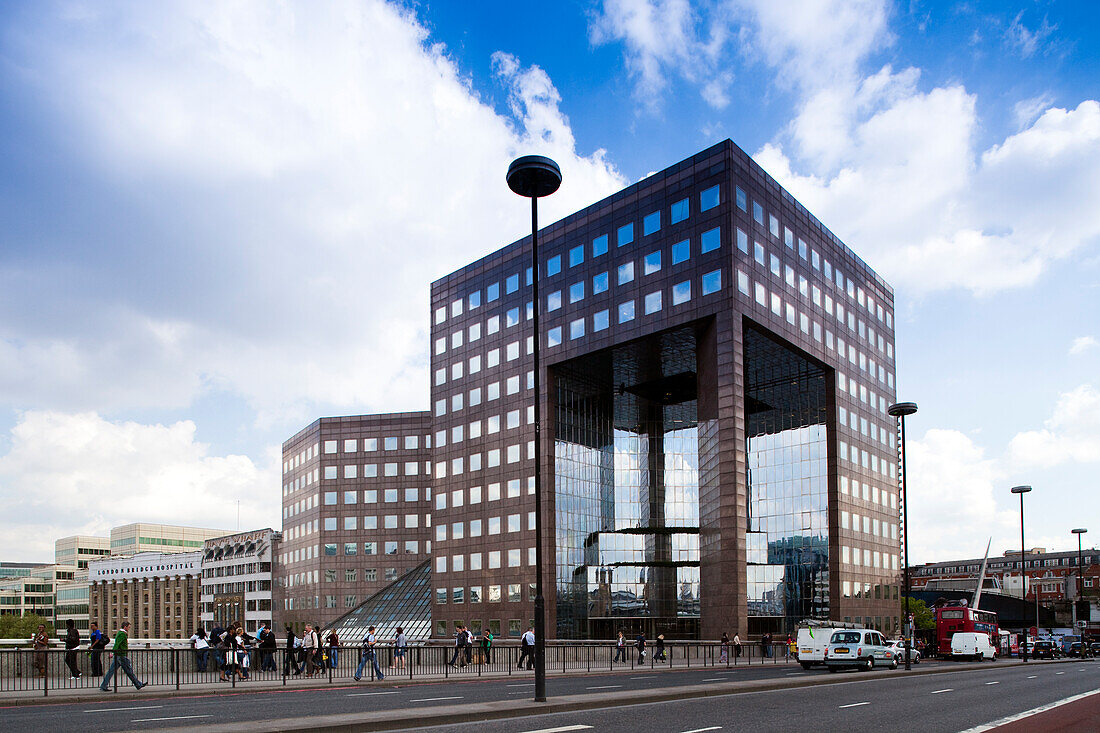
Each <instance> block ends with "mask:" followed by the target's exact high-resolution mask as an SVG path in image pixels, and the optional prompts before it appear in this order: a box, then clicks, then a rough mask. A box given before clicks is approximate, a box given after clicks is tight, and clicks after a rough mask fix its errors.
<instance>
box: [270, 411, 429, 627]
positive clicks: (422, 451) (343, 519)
mask: <svg viewBox="0 0 1100 733" xmlns="http://www.w3.org/2000/svg"><path fill="white" fill-rule="evenodd" d="M429 426H430V422H429V416H428V413H426V412H404V413H394V414H384V415H360V416H351V417H332V418H321V419H320V420H317V421H315V422H314V423H312V424H311V425H309V426H308V427H306V428H304V429H303V430H301V431H300V432H299V433H298V434H297V435H295V436H294V437H292V438H290V439H289V440H287V441H286V442H285V443H283V532H282V541H281V542H280V543H279V544H278V548H277V553H276V559H275V563H274V567H275V574H276V575H275V585H276V588H275V589H274V590H275V592H274V595H275V602H276V603H277V604H279V605H280V608H279V612H278V613H276V614H275V615H276V616H277V617H278V618H280V619H282V621H284V622H286V623H290V624H293V625H295V626H297V627H299V628H300V627H302V626H304V624H305V623H313V624H321V625H322V626H324V625H325V624H327V623H328V622H329V621H332V620H334V619H336V618H338V617H339V616H342V615H343V614H345V613H347V612H348V611H349V610H351V609H352V608H354V607H355V606H357V605H358V604H359V603H360V602H361V601H364V600H366V599H367V598H368V597H369V596H371V595H372V594H374V593H375V592H377V591H378V590H381V589H382V588H383V587H385V586H386V585H387V584H389V583H390V582H392V581H394V580H397V579H398V578H399V577H401V576H402V575H404V574H405V573H406V572H408V571H409V570H411V569H412V568H414V567H416V566H417V565H419V564H420V563H422V562H424V560H425V558H426V557H427V556H428V554H429V553H430V552H431V540H430V535H429V532H430V522H431V514H430V512H431V509H430V506H431V504H430V500H431V479H430V475H429V472H430V460H429V449H430V440H431V438H430V433H429Z"/></svg>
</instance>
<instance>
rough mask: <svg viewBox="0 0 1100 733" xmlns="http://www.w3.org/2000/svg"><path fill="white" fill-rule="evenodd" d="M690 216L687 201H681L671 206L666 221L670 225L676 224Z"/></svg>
mask: <svg viewBox="0 0 1100 733" xmlns="http://www.w3.org/2000/svg"><path fill="white" fill-rule="evenodd" d="M690 214H691V205H690V203H689V200H688V199H682V200H680V201H677V202H676V203H674V204H673V205H672V208H671V209H670V210H669V214H668V221H669V223H670V224H677V223H679V222H681V221H683V220H684V219H686V218H688V216H689V215H690Z"/></svg>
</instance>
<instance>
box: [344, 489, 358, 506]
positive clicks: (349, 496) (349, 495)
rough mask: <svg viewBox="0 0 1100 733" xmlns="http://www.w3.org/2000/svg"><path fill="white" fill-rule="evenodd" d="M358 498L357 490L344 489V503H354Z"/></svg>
mask: <svg viewBox="0 0 1100 733" xmlns="http://www.w3.org/2000/svg"><path fill="white" fill-rule="evenodd" d="M358 498H359V492H358V491H345V492H344V503H345V504H354V503H355V502H356V500H357V499H358Z"/></svg>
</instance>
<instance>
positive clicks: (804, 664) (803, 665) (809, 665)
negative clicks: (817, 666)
mask: <svg viewBox="0 0 1100 733" xmlns="http://www.w3.org/2000/svg"><path fill="white" fill-rule="evenodd" d="M812 666H813V665H812V664H810V663H809V662H802V669H804V670H806V671H807V672H808V671H809V670H810V667H812Z"/></svg>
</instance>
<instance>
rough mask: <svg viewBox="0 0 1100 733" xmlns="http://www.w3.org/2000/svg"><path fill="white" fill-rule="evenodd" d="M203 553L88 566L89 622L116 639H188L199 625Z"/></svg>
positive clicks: (159, 555)
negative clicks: (121, 634) (119, 635)
mask: <svg viewBox="0 0 1100 733" xmlns="http://www.w3.org/2000/svg"><path fill="white" fill-rule="evenodd" d="M201 565H202V553H201V552H177V553H163V554H162V553H158V552H140V553H138V554H136V555H131V556H128V557H112V558H107V559H103V560H93V561H91V562H90V563H89V564H88V584H89V589H88V615H89V621H94V622H96V623H98V624H99V628H100V630H101V631H103V632H104V633H105V634H108V635H112V636H113V635H114V633H115V631H117V630H118V629H119V628H120V627H121V625H122V622H123V621H129V622H130V623H131V627H130V636H131V638H138V639H187V638H189V637H190V636H191V635H192V634H193V633H195V630H196V629H198V628H199V626H201V624H202V621H201V617H200V613H201V605H202V604H201V602H200V594H201V591H202V567H201Z"/></svg>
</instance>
